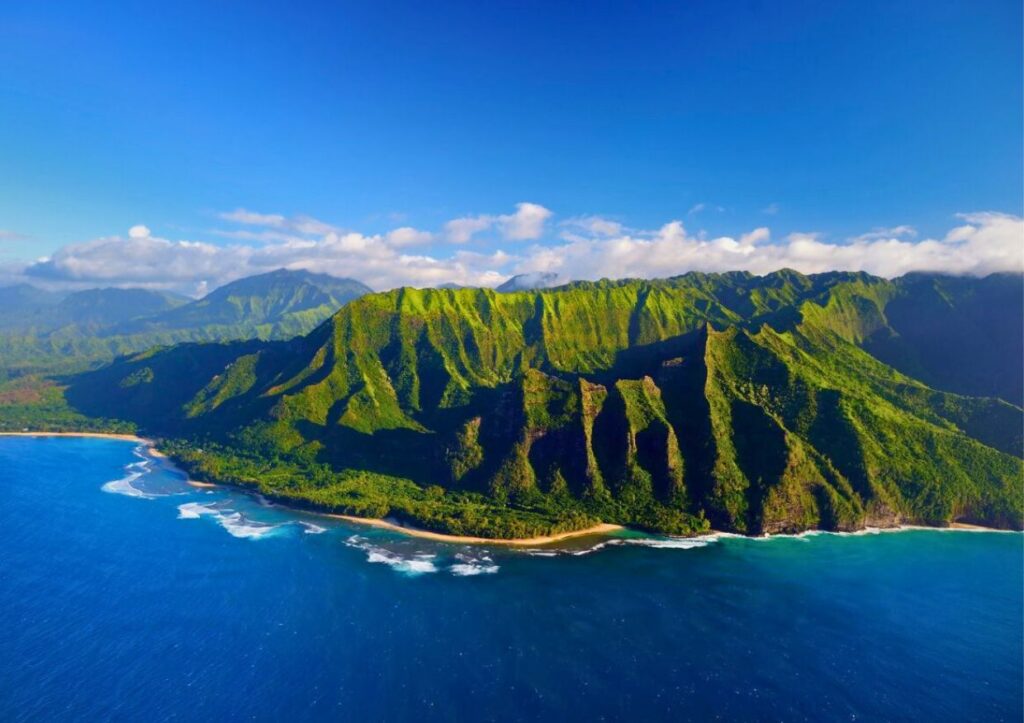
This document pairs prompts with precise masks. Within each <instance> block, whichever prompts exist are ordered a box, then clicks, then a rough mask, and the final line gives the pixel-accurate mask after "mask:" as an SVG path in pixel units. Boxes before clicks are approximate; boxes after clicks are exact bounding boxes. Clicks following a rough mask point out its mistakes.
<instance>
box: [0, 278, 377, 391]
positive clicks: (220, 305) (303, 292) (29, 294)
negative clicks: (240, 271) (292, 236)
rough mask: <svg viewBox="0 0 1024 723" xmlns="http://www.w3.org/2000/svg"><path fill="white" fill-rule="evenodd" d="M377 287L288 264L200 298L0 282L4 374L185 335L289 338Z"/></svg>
mask: <svg viewBox="0 0 1024 723" xmlns="http://www.w3.org/2000/svg"><path fill="white" fill-rule="evenodd" d="M370 291H371V290H370V288H369V287H367V286H366V285H364V284H362V283H360V282H359V281H355V280H353V279H339V278H335V277H333V276H328V275H326V274H316V273H311V272H308V271H287V270H283V269H282V270H279V271H273V272H270V273H267V274H261V275H259V276H251V277H248V278H244V279H240V280H238V281H234V282H232V283H229V284H226V285H224V286H222V287H220V288H218V289H216V290H214V291H213V292H211V293H210V294H209V295H207V296H205V297H204V298H202V299H199V300H198V301H193V300H190V299H187V298H185V297H182V296H178V295H175V294H168V293H165V292H158V291H149V290H146V289H118V288H109V289H90V290H87V291H78V292H74V293H70V294H64V295H62V294H56V293H53V292H48V291H44V290H42V289H37V288H34V287H32V286H29V285H27V284H21V285H18V286H11V287H6V288H0V374H2V373H6V375H8V376H10V375H12V374H14V375H16V374H19V373H25V372H39V371H43V372H54V371H73V370H76V369H82V368H85V367H87V366H89V365H95V364H97V363H103V362H108V361H110V360H112V359H113V358H115V357H116V356H119V355H122V354H127V353H131V352H137V351H142V350H144V349H148V348H150V347H153V346H160V345H163V346H166V345H170V344H176V343H180V342H185V341H227V340H232V339H251V338H259V339H287V338H290V337H293V336H297V335H300V334H305V333H308V332H309V331H311V330H312V329H314V328H315V327H316V326H317V325H318V324H320V323H321V322H323V321H324V320H325V319H327V318H328V317H329V316H330V315H331V314H333V313H334V312H336V311H337V310H338V309H339V308H341V307H342V306H343V305H344V304H346V303H347V302H349V301H351V300H352V299H355V298H358V297H359V296H362V295H363V294H366V293H369V292H370ZM0 378H2V376H0Z"/></svg>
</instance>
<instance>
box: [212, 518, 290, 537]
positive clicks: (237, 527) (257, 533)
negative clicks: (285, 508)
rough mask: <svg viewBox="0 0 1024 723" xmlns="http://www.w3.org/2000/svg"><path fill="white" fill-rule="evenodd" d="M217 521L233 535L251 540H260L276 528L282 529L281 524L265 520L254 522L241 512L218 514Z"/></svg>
mask: <svg viewBox="0 0 1024 723" xmlns="http://www.w3.org/2000/svg"><path fill="white" fill-rule="evenodd" d="M217 522H218V523H219V524H220V526H221V527H223V528H224V529H225V530H227V531H228V533H229V534H230V535H231V536H232V537H241V538H245V539H250V540H258V539H259V538H261V537H265V536H267V535H269V534H271V533H272V532H274V530H277V529H280V528H281V525H270V524H267V523H265V522H254V521H252V520H249V519H247V518H246V517H244V516H243V515H242V513H241V512H227V513H224V514H220V515H218V516H217Z"/></svg>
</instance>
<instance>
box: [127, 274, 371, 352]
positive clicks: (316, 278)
mask: <svg viewBox="0 0 1024 723" xmlns="http://www.w3.org/2000/svg"><path fill="white" fill-rule="evenodd" d="M370 292H371V289H370V288H369V287H367V286H366V285H365V284H362V283H360V282H358V281H355V280H354V279H339V278H335V277H333V276H328V275H327V274H315V273H311V272H309V271H289V270H286V269H279V270H277V271H272V272H270V273H267V274H260V275H258V276H249V277H247V278H244V279H239V280H238V281H233V282H231V283H229V284H225V285H224V286H222V287H220V288H218V289H216V290H214V291H212V292H210V294H208V295H207V296H205V297H203V298H202V299H200V300H198V301H193V302H192V303H190V304H186V305H185V306H181V307H180V308H177V309H174V310H173V311H168V312H166V313H163V314H159V315H156V316H151V317H150V318H146V319H142V320H139V321H136V322H135V323H133V324H129V325H125V326H122V327H120V328H118V329H117V330H115V333H117V334H132V333H146V332H149V333H152V332H166V331H173V330H180V329H208V330H209V334H210V335H211V336H218V337H220V338H245V337H250V336H251V337H258V338H262V339H281V338H287V337H291V336H297V335H299V334H305V333H308V332H309V331H311V330H312V329H313V328H314V327H315V326H316V325H317V324H319V323H320V322H321V321H323V320H324V319H325V318H327V317H328V316H330V315H331V314H333V313H334V312H335V311H337V310H338V309H339V308H341V307H342V306H344V305H345V304H346V303H348V302H349V301H351V300H352V299H355V298H358V297H360V296H362V295H363V294H368V293H370Z"/></svg>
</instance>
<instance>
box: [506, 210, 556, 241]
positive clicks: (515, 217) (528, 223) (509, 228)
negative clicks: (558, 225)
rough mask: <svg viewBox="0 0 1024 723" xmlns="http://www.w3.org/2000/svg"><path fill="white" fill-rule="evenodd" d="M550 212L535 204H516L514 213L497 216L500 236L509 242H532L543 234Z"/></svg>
mask: <svg viewBox="0 0 1024 723" xmlns="http://www.w3.org/2000/svg"><path fill="white" fill-rule="evenodd" d="M549 218H551V211H549V210H548V209H546V208H544V207H543V206H541V205H539V204H536V203H517V204H516V212H515V213H512V214H509V215H507V216H498V226H499V227H500V228H501V235H502V236H503V237H504V238H506V239H508V240H509V241H534V240H536V239H539V238H540V237H541V236H542V235H543V234H544V223H545V221H547V220H548V219H549Z"/></svg>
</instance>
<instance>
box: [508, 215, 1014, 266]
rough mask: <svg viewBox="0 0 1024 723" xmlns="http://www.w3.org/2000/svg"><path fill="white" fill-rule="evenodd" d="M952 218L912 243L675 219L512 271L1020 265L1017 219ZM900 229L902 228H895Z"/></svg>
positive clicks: (548, 251) (554, 251)
mask: <svg viewBox="0 0 1024 723" xmlns="http://www.w3.org/2000/svg"><path fill="white" fill-rule="evenodd" d="M959 218H961V219H962V220H964V221H965V222H966V223H965V224H964V225H963V226H960V227H958V228H955V229H953V230H952V231H950V232H949V233H948V234H946V235H945V236H944V237H943V238H942V239H941V240H936V239H924V240H921V241H914V240H909V239H906V238H904V239H900V238H885V236H888V235H891V234H883V236H882V237H877V238H866V239H865V238H860V237H858V238H857V239H855V240H853V241H850V242H848V243H841V244H838V243H829V242H827V241H826V240H824V239H823V237H822V236H821V234H817V233H804V232H798V233H791V234H789V235H788V236H786V238H785V240H784V241H783V242H782V243H776V244H772V243H766V242H767V241H768V240H769V238H770V232H769V229H767V228H758V229H754V230H753V231H751V232H749V233H747V234H743V235H741V236H740V238H739V240H736V239H733V238H731V237H728V236H723V237H719V238H715V239H710V240H708V239H705V238H703V237H698V236H691V235H690V234H688V233H687V232H686V229H685V228H684V226H683V224H682V223H680V222H679V221H673V222H671V223H668V224H666V225H665V226H663V227H662V228H661V229H659V230H658V231H655V232H646V233H645V232H636V233H631V234H623V235H620V236H616V237H612V238H597V237H594V238H589V239H587V238H582V237H577V238H575V239H573V240H570V241H568V242H567V243H565V244H562V245H559V246H535V247H533V248H531V249H530V250H529V252H528V253H527V254H526V257H525V258H524V259H523V260H522V261H521V262H520V263H518V264H517V265H516V266H515V267H514V270H515V271H516V272H527V271H557V272H558V273H559V274H561V275H562V276H563V277H565V278H574V279H598V278H602V277H609V278H625V277H655V276H668V275H674V274H681V273H684V272H686V271H707V272H715V271H719V272H720V271H734V270H746V271H751V272H753V273H756V274H765V273H769V272H771V271H776V270H778V269H781V268H793V269H796V270H797V271H802V272H804V273H819V272H823V271H831V270H837V269H838V270H848V271H867V272H869V273H872V274H876V275H878V276H884V277H895V276H900V275H902V274H905V273H908V272H910V271H933V272H942V273H951V274H971V275H985V274H989V273H993V272H996V271H1015V272H1021V271H1024V219H1022V218H1020V217H1019V216H1013V215H1009V214H1001V213H975V214H965V215H962V216H960V217H959ZM897 228H901V227H897ZM890 230H891V229H890ZM900 234H901V235H903V236H909V235H910V232H909V230H908V229H907V228H905V227H903V228H902V229H901V230H900ZM869 235H870V234H869Z"/></svg>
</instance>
